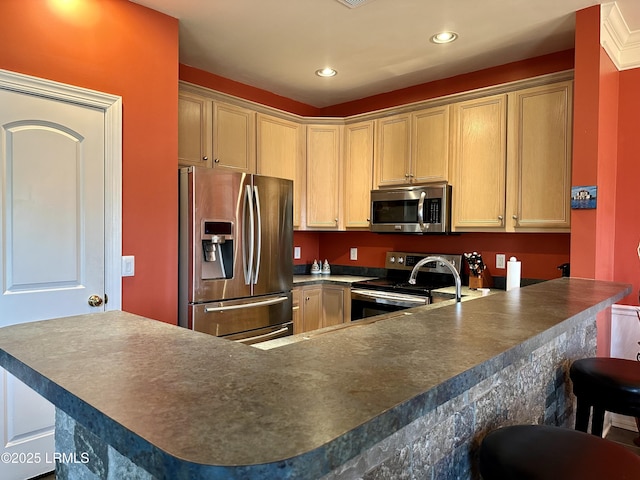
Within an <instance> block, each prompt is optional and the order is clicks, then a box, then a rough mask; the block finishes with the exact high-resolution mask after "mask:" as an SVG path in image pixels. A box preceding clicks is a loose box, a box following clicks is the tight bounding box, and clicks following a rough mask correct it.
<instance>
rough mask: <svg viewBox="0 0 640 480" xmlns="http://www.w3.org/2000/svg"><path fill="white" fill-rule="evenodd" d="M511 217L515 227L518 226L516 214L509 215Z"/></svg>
mask: <svg viewBox="0 0 640 480" xmlns="http://www.w3.org/2000/svg"><path fill="white" fill-rule="evenodd" d="M511 218H513V224H514V225H515V226H516V227H517V226H518V216H517V215H511Z"/></svg>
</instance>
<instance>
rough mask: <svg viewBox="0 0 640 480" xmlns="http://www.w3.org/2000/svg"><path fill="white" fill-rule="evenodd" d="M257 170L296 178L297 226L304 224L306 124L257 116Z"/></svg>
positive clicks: (270, 174)
mask: <svg viewBox="0 0 640 480" xmlns="http://www.w3.org/2000/svg"><path fill="white" fill-rule="evenodd" d="M256 143H257V149H256V162H257V165H256V170H257V173H259V174H261V175H268V176H271V177H279V178H288V179H289V180H293V226H294V227H300V226H301V225H302V206H303V205H304V196H305V183H306V171H305V136H304V126H303V125H302V124H299V123H295V122H291V121H289V120H285V119H282V118H279V117H275V116H272V115H266V114H263V113H258V114H257V115H256Z"/></svg>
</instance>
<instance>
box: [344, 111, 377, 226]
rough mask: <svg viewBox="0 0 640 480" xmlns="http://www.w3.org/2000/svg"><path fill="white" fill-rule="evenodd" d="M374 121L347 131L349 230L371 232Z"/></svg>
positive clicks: (346, 212)
mask: <svg viewBox="0 0 640 480" xmlns="http://www.w3.org/2000/svg"><path fill="white" fill-rule="evenodd" d="M373 126H374V122H373V121H366V122H360V123H354V124H351V125H345V127H344V197H343V198H344V203H343V205H344V208H343V212H344V214H343V218H344V226H345V228H346V229H350V228H363V229H368V228H369V217H370V215H371V189H372V187H373V138H374V137H373Z"/></svg>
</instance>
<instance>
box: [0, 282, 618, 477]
mask: <svg viewBox="0 0 640 480" xmlns="http://www.w3.org/2000/svg"><path fill="white" fill-rule="evenodd" d="M629 291H630V286H629V285H625V284H619V283H610V282H599V281H592V280H582V279H567V278H563V279H557V280H552V281H549V282H544V283H540V284H536V285H532V286H529V287H526V288H521V289H517V290H512V291H509V292H500V293H498V294H496V295H489V296H486V297H482V298H478V299H475V300H473V301H470V302H462V303H458V304H455V303H453V304H447V302H443V305H444V306H441V307H440V306H439V305H433V306H428V307H422V309H414V313H413V314H412V315H406V316H400V317H393V318H389V319H387V320H381V321H377V322H371V323H360V322H358V323H357V324H354V325H353V326H352V327H351V328H342V329H339V330H336V331H335V332H332V333H329V334H325V335H318V336H316V337H315V338H313V339H311V340H309V341H305V342H298V343H292V344H289V345H285V346H283V347H280V348H275V349H272V350H260V349H257V348H252V347H250V346H245V345H241V344H237V343H233V342H229V341H227V340H222V339H219V338H216V337H212V336H209V335H205V334H201V333H196V332H192V331H189V330H185V329H182V328H180V327H176V326H172V325H168V324H164V323H161V322H157V321H153V320H148V319H145V318H142V317H139V316H135V315H132V314H129V313H125V312H106V313H101V314H93V315H82V316H78V317H69V318H62V319H56V320H48V321H43V322H33V323H28V324H22V325H13V326H9V327H5V328H2V329H0V365H2V366H3V367H5V368H6V369H7V370H9V371H10V372H11V373H13V374H14V375H16V376H17V377H18V378H20V379H22V380H23V381H25V383H27V384H28V385H30V386H31V387H32V388H34V389H35V390H36V391H38V392H40V393H41V394H43V396H44V397H45V398H47V399H49V400H50V401H51V402H52V403H54V404H55V405H56V406H57V407H58V408H61V409H62V410H64V411H65V412H66V413H68V414H69V415H70V416H72V417H73V418H75V419H77V420H78V421H79V422H80V423H83V424H84V425H85V426H88V427H89V428H92V429H93V430H94V432H95V433H96V434H97V435H98V436H100V437H101V438H103V439H104V440H105V441H106V442H107V443H110V444H112V445H113V446H114V447H115V448H116V449H118V450H120V451H121V452H122V453H123V454H125V455H126V451H127V449H133V450H136V451H137V452H140V451H143V452H145V451H147V452H154V454H155V457H154V460H153V464H152V465H144V464H143V463H144V460H143V461H142V462H143V463H141V465H142V466H143V467H145V468H151V469H150V471H151V473H154V470H153V469H154V468H156V469H157V468H161V467H158V465H160V464H162V465H173V466H175V465H188V466H189V468H191V470H190V471H189V473H188V475H194V474H195V473H203V472H204V473H219V474H225V475H227V474H228V475H229V477H228V478H235V477H233V475H241V474H244V475H247V476H250V475H252V476H254V478H272V476H273V475H276V474H277V475H283V474H284V472H285V471H286V472H287V475H290V478H296V475H300V476H305V475H308V476H310V477H317V476H321V475H322V474H324V473H327V472H328V471H330V470H331V469H333V468H335V467H337V466H338V465H341V464H342V463H344V462H345V461H346V460H348V459H349V458H351V457H353V456H354V455H356V454H358V453H360V452H361V451H363V450H364V449H366V448H369V447H370V446H371V445H373V444H375V443H376V442H378V441H379V440H381V439H382V438H385V437H387V436H389V435H390V434H392V433H393V432H395V431H397V430H398V429H399V428H401V427H402V426H404V425H406V424H408V423H409V422H411V421H413V420H415V419H416V418H418V417H419V416H421V415H423V414H424V413H425V411H428V410H430V409H432V408H435V407H436V406H437V405H438V404H439V403H442V402H443V401H446V400H448V399H450V398H452V397H454V396H455V395H458V394H460V393H461V392H463V391H465V390H467V389H468V388H469V385H471V384H473V383H475V382H477V381H478V379H481V378H486V376H488V375H491V374H492V373H493V372H494V371H497V370H498V369H499V368H502V367H503V366H504V365H505V364H506V363H508V362H511V361H513V359H515V358H516V357H517V358H521V357H522V355H526V354H527V352H531V351H533V350H534V349H535V348H536V347H537V346H538V345H540V344H542V343H544V342H546V341H548V340H549V339H550V338H555V336H557V335H558V333H559V332H560V331H563V330H564V329H565V328H566V327H567V325H569V324H574V323H577V322H580V321H582V320H584V319H585V318H587V317H589V316H593V315H594V314H595V313H596V312H597V311H599V310H602V309H603V308H606V307H607V306H609V305H611V304H613V303H615V302H616V301H617V300H619V299H621V298H623V297H624V296H626V295H627V294H628V293H629ZM516 346H517V347H518V348H514V347H516ZM418 399H419V401H417V400H418ZM221 446H222V447H221ZM123 450H124V451H123ZM147 457H148V456H147ZM142 458H145V456H144V455H143V456H142ZM283 460H286V462H282V461H283ZM258 464H262V465H258ZM250 465H256V466H255V467H248V468H242V467H237V468H236V466H250ZM220 466H233V467H231V468H230V469H224V468H220ZM167 468H168V467H167ZM171 468H174V467H171ZM155 473H158V471H157V470H156V471H155ZM232 473H233V475H232ZM185 475H186V474H185ZM270 476H271V477H270ZM176 478H177V477H176ZM185 478H188V477H185ZM238 478H239V477H238Z"/></svg>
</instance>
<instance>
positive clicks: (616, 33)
mask: <svg viewBox="0 0 640 480" xmlns="http://www.w3.org/2000/svg"><path fill="white" fill-rule="evenodd" d="M600 45H602V47H603V48H604V49H605V51H606V52H607V54H608V55H609V57H610V58H611V60H612V61H613V63H614V65H615V66H616V68H617V69H618V70H628V69H631V68H637V67H640V30H631V29H630V28H629V26H628V25H627V22H626V21H625V19H624V17H623V15H622V12H621V11H620V8H619V7H618V4H617V3H616V2H611V3H603V4H602V5H600Z"/></svg>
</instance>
